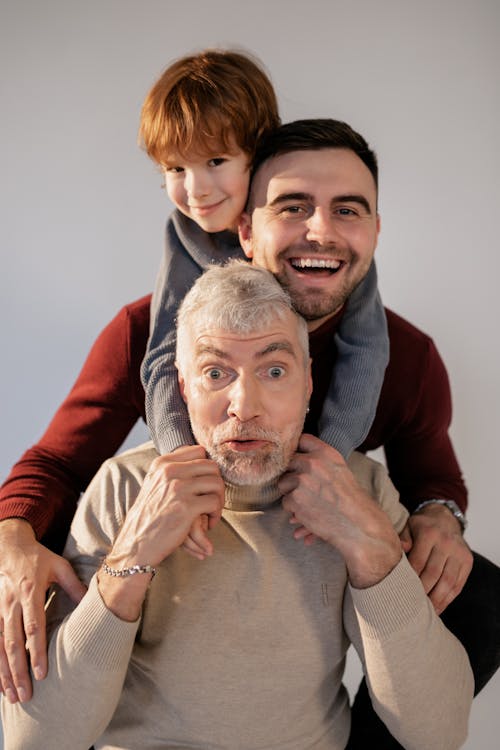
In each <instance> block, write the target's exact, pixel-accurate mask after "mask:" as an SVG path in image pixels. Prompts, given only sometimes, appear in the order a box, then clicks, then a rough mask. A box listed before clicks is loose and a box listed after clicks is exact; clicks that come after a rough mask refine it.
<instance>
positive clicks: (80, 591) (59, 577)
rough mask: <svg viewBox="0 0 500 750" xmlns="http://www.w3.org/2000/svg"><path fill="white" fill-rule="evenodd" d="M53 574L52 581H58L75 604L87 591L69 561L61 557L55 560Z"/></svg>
mask: <svg viewBox="0 0 500 750" xmlns="http://www.w3.org/2000/svg"><path fill="white" fill-rule="evenodd" d="M53 576H54V578H53V582H54V583H58V584H59V586H60V587H61V588H62V589H63V590H64V591H65V592H66V594H67V595H68V596H69V597H70V599H72V601H74V602H75V604H78V602H79V601H80V600H81V599H82V598H83V597H84V596H85V594H86V593H87V587H86V586H85V585H84V584H83V583H82V582H81V581H80V579H79V578H78V576H77V575H76V573H75V571H74V570H73V568H72V567H71V565H70V563H69V562H68V561H67V560H65V559H64V558H62V557H60V558H59V559H58V560H57V563H56V565H55V567H54V570H53Z"/></svg>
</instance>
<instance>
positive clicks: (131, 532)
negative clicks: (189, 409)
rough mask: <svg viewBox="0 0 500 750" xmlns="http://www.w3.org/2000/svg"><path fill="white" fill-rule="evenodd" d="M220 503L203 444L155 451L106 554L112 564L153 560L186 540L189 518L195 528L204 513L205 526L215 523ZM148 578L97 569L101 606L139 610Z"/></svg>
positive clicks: (218, 480)
mask: <svg viewBox="0 0 500 750" xmlns="http://www.w3.org/2000/svg"><path fill="white" fill-rule="evenodd" d="M223 507H224V482H223V480H222V477H221V474H220V471H219V468H218V466H217V464H216V463H215V462H214V461H212V460H211V459H208V458H206V453H205V450H204V448H202V447H201V446H199V445H190V446H184V447H182V448H179V449H177V450H176V451H175V452H174V453H170V454H167V455H164V456H160V457H159V458H156V459H155V460H154V461H153V463H152V464H151V467H150V469H149V471H148V473H147V474H146V477H145V479H144V483H143V485H142V487H141V490H140V492H139V495H138V496H137V500H136V501H135V503H134V504H133V506H132V507H131V508H130V510H129V512H128V513H127V515H126V517H125V521H124V523H123V526H122V528H121V529H120V532H119V534H118V536H117V538H116V540H115V542H114V544H113V548H112V549H111V551H110V553H109V554H108V556H107V560H108V564H109V565H110V566H111V567H114V568H123V567H130V566H132V565H136V564H142V565H144V564H146V563H147V564H149V565H153V566H156V565H158V564H159V563H160V562H162V560H164V559H165V558H166V557H168V556H169V555H170V554H171V553H172V552H173V551H174V550H175V549H177V548H178V547H180V546H182V545H183V544H185V543H186V540H187V538H188V536H189V534H190V532H191V529H192V528H193V524H194V525H195V532H194V533H195V534H196V532H197V522H198V521H199V519H200V517H203V516H206V517H207V519H208V523H207V529H208V528H212V527H213V526H214V525H215V524H216V523H218V521H219V520H220V518H221V515H222V508H223ZM202 534H205V531H204V530H203V529H202ZM195 539H196V536H195ZM132 579H133V580H132ZM148 584H149V580H148V579H147V578H146V577H145V576H133V577H130V578H128V577H127V578H120V577H116V578H115V577H111V576H106V575H105V574H101V575H99V590H100V592H101V595H102V597H103V599H104V602H105V604H106V606H107V607H108V608H109V609H110V610H111V611H113V612H114V613H115V614H116V615H117V616H118V617H121V618H122V619H124V620H129V621H134V620H136V619H137V617H138V616H139V613H140V607H141V606H142V601H143V599H144V595H145V593H146V590H147V586H148ZM124 592H126V593H127V595H126V596H123V594H124Z"/></svg>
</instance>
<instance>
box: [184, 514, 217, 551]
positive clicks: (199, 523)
mask: <svg viewBox="0 0 500 750" xmlns="http://www.w3.org/2000/svg"><path fill="white" fill-rule="evenodd" d="M207 529H208V517H207V515H206V514H205V513H204V514H203V515H202V516H200V517H199V518H197V519H196V520H195V521H194V523H193V524H192V525H191V528H190V530H189V535H188V539H190V540H191V542H192V543H193V545H194V546H197V547H198V548H199V550H200V551H201V552H202V553H203V554H205V555H211V554H212V553H213V551H214V547H213V544H212V542H211V541H210V539H209V538H208V536H207V533H206V532H207Z"/></svg>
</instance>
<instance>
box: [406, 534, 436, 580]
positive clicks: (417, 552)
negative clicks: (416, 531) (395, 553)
mask: <svg viewBox="0 0 500 750" xmlns="http://www.w3.org/2000/svg"><path fill="white" fill-rule="evenodd" d="M433 549H434V544H433V542H431V541H430V539H429V538H428V537H426V536H424V535H422V534H420V535H419V536H418V537H417V538H415V537H413V540H412V548H411V550H410V553H409V555H408V560H409V562H410V565H411V566H412V568H413V570H414V571H415V572H416V574H417V575H418V576H421V575H422V573H423V571H424V568H425V566H426V565H427V561H428V559H429V557H430V556H431V554H432V551H433Z"/></svg>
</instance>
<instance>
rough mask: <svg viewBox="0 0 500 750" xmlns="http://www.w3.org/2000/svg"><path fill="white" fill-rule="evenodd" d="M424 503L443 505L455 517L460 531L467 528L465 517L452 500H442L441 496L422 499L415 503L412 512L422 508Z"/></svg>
mask: <svg viewBox="0 0 500 750" xmlns="http://www.w3.org/2000/svg"><path fill="white" fill-rule="evenodd" d="M426 505H445V506H446V507H447V508H448V510H449V511H451V513H453V515H454V516H455V518H456V519H457V521H458V523H459V524H460V526H461V527H462V531H465V529H466V528H467V519H466V517H465V516H464V514H463V513H462V511H461V510H460V508H459V507H458V505H457V504H456V502H455V501H454V500H444V499H442V498H432V500H424V502H423V503H420V505H417V507H416V508H415V510H414V511H413V512H414V513H418V511H419V510H422V508H425V506H426Z"/></svg>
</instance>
